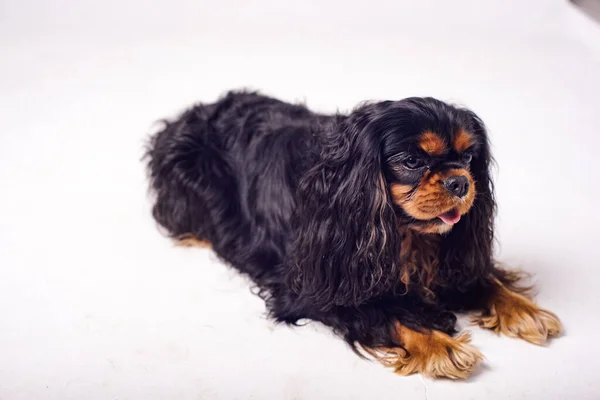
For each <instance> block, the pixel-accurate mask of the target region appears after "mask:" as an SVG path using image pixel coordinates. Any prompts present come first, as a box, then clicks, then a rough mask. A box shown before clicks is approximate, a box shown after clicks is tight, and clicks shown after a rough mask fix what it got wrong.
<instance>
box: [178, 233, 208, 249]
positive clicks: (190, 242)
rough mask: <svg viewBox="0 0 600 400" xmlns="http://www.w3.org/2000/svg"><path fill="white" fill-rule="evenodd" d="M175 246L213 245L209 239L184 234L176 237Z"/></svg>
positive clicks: (206, 246) (205, 246) (203, 246)
mask: <svg viewBox="0 0 600 400" xmlns="http://www.w3.org/2000/svg"><path fill="white" fill-rule="evenodd" d="M175 246H178V247H200V248H205V249H210V248H211V247H212V245H211V243H210V242H209V241H208V240H202V239H198V238H196V237H195V236H193V235H182V236H180V237H178V238H176V239H175Z"/></svg>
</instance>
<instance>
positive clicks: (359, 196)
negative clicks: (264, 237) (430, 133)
mask: <svg viewBox="0 0 600 400" xmlns="http://www.w3.org/2000/svg"><path fill="white" fill-rule="evenodd" d="M387 105H388V103H379V104H370V105H366V106H363V107H361V108H359V109H358V110H356V111H355V112H353V113H352V114H351V115H350V116H349V117H347V118H345V119H342V120H341V121H339V123H338V124H335V125H334V126H333V128H332V129H331V130H329V131H328V132H326V134H324V135H322V137H321V140H322V143H320V144H319V146H318V148H320V149H322V150H321V154H320V159H319V161H318V162H317V163H316V164H315V165H314V166H313V168H312V169H311V170H310V171H308V172H307V173H306V174H305V176H304V177H303V178H302V180H301V181H300V182H299V185H298V189H297V192H296V199H297V209H296V212H295V214H294V219H293V226H294V231H295V232H296V236H295V240H294V242H293V245H292V249H291V251H290V254H289V257H288V259H287V263H288V264H289V268H290V272H289V276H288V282H289V283H290V285H291V287H292V289H293V290H294V291H295V292H296V293H298V294H299V295H300V296H301V297H304V298H308V299H310V301H311V302H312V303H313V304H314V305H315V306H318V307H322V308H323V309H328V308H330V307H333V306H356V305H359V304H361V303H363V302H365V301H367V300H369V299H372V298H374V297H375V296H377V295H378V294H380V293H383V292H389V291H390V290H391V289H393V287H394V286H395V285H397V284H398V277H399V276H400V265H399V259H398V258H399V254H400V244H401V240H400V237H399V234H398V227H397V218H396V214H395V212H394V209H393V206H392V204H391V203H390V201H389V199H388V193H387V188H386V186H385V181H384V178H383V176H382V175H381V171H382V165H381V164H382V160H381V152H380V140H381V135H380V134H379V131H380V130H381V129H382V127H380V126H378V124H379V122H381V121H382V119H381V118H378V116H380V115H381V112H382V110H383V109H385V107H387Z"/></svg>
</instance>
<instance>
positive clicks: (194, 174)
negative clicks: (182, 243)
mask: <svg viewBox="0 0 600 400" xmlns="http://www.w3.org/2000/svg"><path fill="white" fill-rule="evenodd" d="M213 108H214V105H197V106H195V107H193V108H191V109H189V110H187V111H186V112H184V113H183V114H182V115H181V116H180V117H179V118H178V119H176V120H175V121H173V122H168V121H167V122H164V126H163V128H162V129H161V130H160V131H158V132H157V133H156V134H155V135H153V136H152V137H151V139H150V142H149V145H148V148H147V152H146V156H145V159H146V160H147V169H148V175H149V178H150V190H151V192H152V194H153V195H154V196H155V200H154V201H155V202H154V206H153V209H152V214H153V216H154V218H155V219H156V221H157V222H158V223H159V224H160V225H161V226H162V227H164V228H165V229H166V230H167V231H168V234H169V236H171V237H173V238H180V237H183V236H186V237H187V236H193V237H194V238H195V239H198V240H207V241H210V240H211V237H213V236H214V234H215V233H217V232H215V229H227V226H223V225H231V223H232V221H231V218H228V216H231V215H236V214H239V213H236V212H235V211H236V210H232V207H237V206H236V204H237V202H236V199H237V198H238V196H237V184H236V182H235V176H234V174H233V173H232V172H231V171H232V168H231V166H230V165H229V163H228V162H227V160H225V159H224V158H225V157H226V152H224V151H223V148H222V146H221V144H220V141H221V138H220V137H219V135H218V134H216V132H213V131H212V128H211V124H210V122H209V120H210V115H211V114H212V113H213V112H214V110H213Z"/></svg>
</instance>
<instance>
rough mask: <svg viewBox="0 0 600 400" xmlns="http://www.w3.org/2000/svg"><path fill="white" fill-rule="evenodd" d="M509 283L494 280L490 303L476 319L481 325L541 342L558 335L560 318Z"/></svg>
mask: <svg viewBox="0 0 600 400" xmlns="http://www.w3.org/2000/svg"><path fill="white" fill-rule="evenodd" d="M513 283H514V282H513ZM510 286H511V284H510V282H508V283H502V282H501V281H500V280H499V279H493V281H492V282H491V288H490V290H491V291H492V292H491V295H490V297H489V299H488V301H487V305H486V307H485V308H484V310H483V312H482V314H481V315H478V316H477V317H475V322H476V323H478V324H479V326H481V327H482V328H486V329H491V330H493V331H494V332H496V333H499V334H500V333H502V334H505V335H507V336H510V337H515V338H521V339H525V340H527V341H528V342H531V343H535V344H538V345H541V344H544V343H545V342H546V340H547V339H548V338H551V337H556V336H559V335H560V333H561V332H562V330H563V328H562V324H561V322H560V320H559V319H558V317H557V316H556V315H555V314H554V313H552V312H550V311H547V310H544V309H542V308H540V307H538V306H537V305H536V304H535V303H534V302H533V301H532V300H531V299H530V298H528V297H527V296H526V295H525V294H523V293H519V292H518V291H517V290H511V288H510Z"/></svg>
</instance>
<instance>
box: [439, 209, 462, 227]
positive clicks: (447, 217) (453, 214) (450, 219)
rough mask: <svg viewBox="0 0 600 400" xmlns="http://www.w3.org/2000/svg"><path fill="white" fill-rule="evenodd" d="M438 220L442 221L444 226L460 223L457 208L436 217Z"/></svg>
mask: <svg viewBox="0 0 600 400" xmlns="http://www.w3.org/2000/svg"><path fill="white" fill-rule="evenodd" d="M438 219H440V220H442V222H443V223H445V224H446V225H454V224H456V223H457V222H458V221H460V211H458V208H453V209H451V210H450V211H446V212H445V213H443V214H441V215H438Z"/></svg>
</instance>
